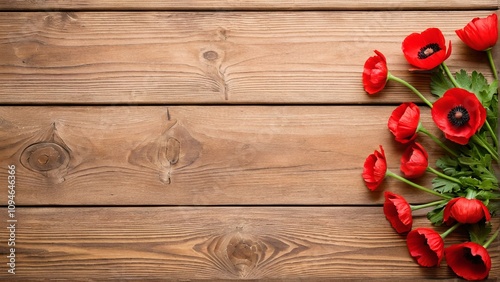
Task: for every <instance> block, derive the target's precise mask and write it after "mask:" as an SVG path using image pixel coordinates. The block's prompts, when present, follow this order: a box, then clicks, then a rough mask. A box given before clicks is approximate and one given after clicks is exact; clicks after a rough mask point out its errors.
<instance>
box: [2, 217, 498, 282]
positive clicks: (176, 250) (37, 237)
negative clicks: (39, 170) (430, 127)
mask: <svg viewBox="0 0 500 282" xmlns="http://www.w3.org/2000/svg"><path fill="white" fill-rule="evenodd" d="M6 215H7V212H4V213H0V219H1V221H2V222H4V223H5V222H6V220H7V218H6ZM16 219H17V223H16V238H15V244H16V245H15V251H16V252H15V255H16V275H15V276H13V275H10V274H8V273H7V271H2V272H1V273H0V278H2V279H6V278H11V279H12V278H17V279H20V280H24V281H26V279H29V278H36V279H70V280H72V281H79V280H81V279H86V280H89V279H90V280H94V279H96V280H100V279H104V278H106V279H138V280H142V279H167V280H169V279H171V280H176V281H178V280H179V279H188V280H201V279H209V280H214V279H239V278H245V279H280V281H283V280H287V281H303V280H314V281H317V279H327V278H336V279H342V278H349V279H358V280H363V281H366V280H370V281H371V279H383V278H388V277H392V278H395V277H397V279H402V280H412V281H415V279H418V280H420V279H451V278H454V275H453V273H452V272H451V271H450V270H449V269H448V268H447V267H446V266H445V264H444V262H443V265H442V266H441V267H439V268H431V269H429V268H422V267H419V266H418V265H417V264H416V263H415V262H414V261H413V260H412V258H411V257H410V256H409V255H408V252H407V250H406V243H405V238H404V236H400V235H397V234H396V233H395V232H394V231H393V229H392V228H391V227H390V226H389V224H388V222H387V221H386V220H385V218H384V215H383V213H382V209H381V208H380V207H372V208H368V207H357V208H348V207H316V208H314V207H309V208H284V207H281V208H272V207H253V208H250V207H246V208H245V207H243V208H242V207H218V208H217V207H214V208H210V207H203V208H189V207H188V208H185V207H172V208H166V207H140V208H139V207H137V208H19V209H17V211H16ZM498 219H499V218H494V220H493V223H494V226H495V227H498V224H499V220H498ZM414 226H415V227H422V226H429V224H428V221H427V219H426V218H425V217H424V216H423V215H421V214H420V215H417V216H416V217H415V223H414ZM439 230H440V232H442V231H443V229H439ZM459 234H460V232H458V233H457V234H452V236H451V237H447V240H446V243H447V244H452V243H457V242H460V241H462V240H464V239H465V237H464V236H460V235H459ZM8 237H9V230H8V229H6V228H1V229H0V238H2V245H1V246H0V248H1V249H2V254H6V253H7V252H6V247H7V243H6V241H5V239H4V238H8ZM489 251H490V255H491V256H492V261H493V266H492V270H491V272H490V276H489V278H490V279H491V280H492V281H494V280H495V279H498V278H499V276H500V263H499V262H500V260H499V258H500V244H499V243H498V240H496V242H494V243H493V244H492V245H491V246H490V249H489ZM6 260H7V258H6V257H5V256H2V259H1V260H0V261H1V262H2V263H3V265H4V267H3V269H4V270H5V265H6V264H5V262H6Z"/></svg>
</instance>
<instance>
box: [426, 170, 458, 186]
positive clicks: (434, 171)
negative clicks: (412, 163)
mask: <svg viewBox="0 0 500 282" xmlns="http://www.w3.org/2000/svg"><path fill="white" fill-rule="evenodd" d="M427 171H428V172H432V173H434V174H435V175H437V176H438V177H440V178H444V179H446V180H449V181H451V182H455V183H457V184H460V185H462V182H460V180H458V179H456V178H455V177H451V176H449V175H446V174H444V173H442V172H440V171H438V170H436V169H434V168H432V167H430V166H429V167H427Z"/></svg>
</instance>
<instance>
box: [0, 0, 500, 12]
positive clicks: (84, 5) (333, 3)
mask: <svg viewBox="0 0 500 282" xmlns="http://www.w3.org/2000/svg"><path fill="white" fill-rule="evenodd" d="M497 8H498V1H497V0H475V1H461V0H438V1H419V0H406V1H397V0H361V1H344V0H314V1H308V0H273V1H268V0H244V1H237V0H233V1H231V0H230V1H227V0H144V1H133V0H72V1H59V0H43V1H38V0H35V1H33V0H4V1H2V2H0V9H3V10H44V9H45V10H53V9H58V10H59V9H68V10H311V9H317V10H406V9H414V10H415V9H416V10H434V9H437V10H443V9H452V10H457V9H458V10H460V9H467V10H475V9H497Z"/></svg>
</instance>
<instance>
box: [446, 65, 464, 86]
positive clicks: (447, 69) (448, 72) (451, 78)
mask: <svg viewBox="0 0 500 282" xmlns="http://www.w3.org/2000/svg"><path fill="white" fill-rule="evenodd" d="M441 67H442V68H443V70H444V72H445V73H446V75H447V76H448V78H449V79H450V80H451V83H453V85H455V87H458V88H461V87H460V85H458V83H457V81H456V80H455V77H454V76H453V75H452V74H451V71H450V69H449V68H448V66H447V65H446V64H445V63H444V62H442V63H441Z"/></svg>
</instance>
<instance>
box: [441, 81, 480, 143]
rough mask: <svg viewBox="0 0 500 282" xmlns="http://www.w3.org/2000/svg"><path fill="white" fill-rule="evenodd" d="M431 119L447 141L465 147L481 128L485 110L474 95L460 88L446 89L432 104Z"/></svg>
mask: <svg viewBox="0 0 500 282" xmlns="http://www.w3.org/2000/svg"><path fill="white" fill-rule="evenodd" d="M431 114H432V119H433V120H434V122H435V123H436V125H437V127H438V128H439V129H441V130H442V131H443V132H444V135H445V137H446V138H447V139H449V140H451V141H453V142H455V143H458V144H461V145H465V144H467V143H468V142H469V139H470V138H471V137H472V136H473V135H474V134H475V133H476V132H477V131H478V130H479V129H480V128H481V126H483V124H484V121H485V120H486V110H485V109H484V107H483V105H481V102H479V100H478V99H477V97H476V95H474V93H471V92H469V91H467V90H465V89H461V88H451V89H448V90H447V91H446V92H445V93H444V95H443V96H442V97H441V98H439V99H438V100H437V101H436V102H434V106H433V107H432V110H431Z"/></svg>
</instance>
